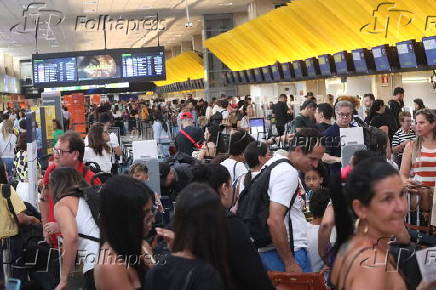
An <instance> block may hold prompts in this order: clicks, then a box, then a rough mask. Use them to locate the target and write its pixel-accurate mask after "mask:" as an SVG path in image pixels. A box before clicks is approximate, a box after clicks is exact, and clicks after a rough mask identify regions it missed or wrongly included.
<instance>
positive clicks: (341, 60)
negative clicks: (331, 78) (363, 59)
mask: <svg viewBox="0 0 436 290" xmlns="http://www.w3.org/2000/svg"><path fill="white" fill-rule="evenodd" d="M333 59H334V60H335V64H336V72H337V73H338V74H347V73H348V66H347V59H346V56H345V52H343V51H341V52H338V53H335V54H334V55H333Z"/></svg>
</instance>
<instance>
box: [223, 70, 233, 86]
mask: <svg viewBox="0 0 436 290" xmlns="http://www.w3.org/2000/svg"><path fill="white" fill-rule="evenodd" d="M225 78H226V83H227V84H234V83H235V80H234V79H233V74H232V72H230V71H228V72H225Z"/></svg>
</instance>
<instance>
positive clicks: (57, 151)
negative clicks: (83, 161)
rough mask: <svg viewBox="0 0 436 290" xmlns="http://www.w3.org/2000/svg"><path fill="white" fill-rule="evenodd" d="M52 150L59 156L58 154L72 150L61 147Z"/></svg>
mask: <svg viewBox="0 0 436 290" xmlns="http://www.w3.org/2000/svg"><path fill="white" fill-rule="evenodd" d="M53 152H54V154H57V155H59V156H60V155H62V154H64V153H65V152H68V153H71V152H73V151H71V150H62V149H59V148H53Z"/></svg>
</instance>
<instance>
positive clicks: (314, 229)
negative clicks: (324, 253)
mask: <svg viewBox="0 0 436 290" xmlns="http://www.w3.org/2000/svg"><path fill="white" fill-rule="evenodd" d="M329 201H330V192H329V191H328V190H327V189H324V188H318V189H315V190H313V194H312V197H311V200H310V203H309V210H310V212H311V213H312V215H313V219H312V221H311V222H310V223H307V240H308V245H307V252H308V255H309V258H310V263H311V265H312V271H313V272H319V271H321V269H322V268H323V266H324V262H323V260H322V259H321V257H320V256H319V253H318V230H319V226H320V224H321V221H322V217H323V216H324V211H325V209H326V207H327V205H328V203H329Z"/></svg>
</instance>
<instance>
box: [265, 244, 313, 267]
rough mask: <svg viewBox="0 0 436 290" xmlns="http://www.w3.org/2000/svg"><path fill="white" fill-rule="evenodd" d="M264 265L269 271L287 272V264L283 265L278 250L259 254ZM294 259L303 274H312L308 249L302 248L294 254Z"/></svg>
mask: <svg viewBox="0 0 436 290" xmlns="http://www.w3.org/2000/svg"><path fill="white" fill-rule="evenodd" d="M259 255H260V259H261V260H262V264H263V266H264V268H265V270H267V271H280V272H286V271H285V264H283V262H282V260H281V259H280V256H279V254H278V253H277V250H276V249H273V250H270V251H267V252H262V253H259ZM294 259H295V261H296V262H297V264H298V265H299V266H300V267H301V269H302V270H303V272H312V267H311V265H310V260H309V256H308V255H307V249H306V248H301V249H300V250H298V251H296V252H295V253H294Z"/></svg>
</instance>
